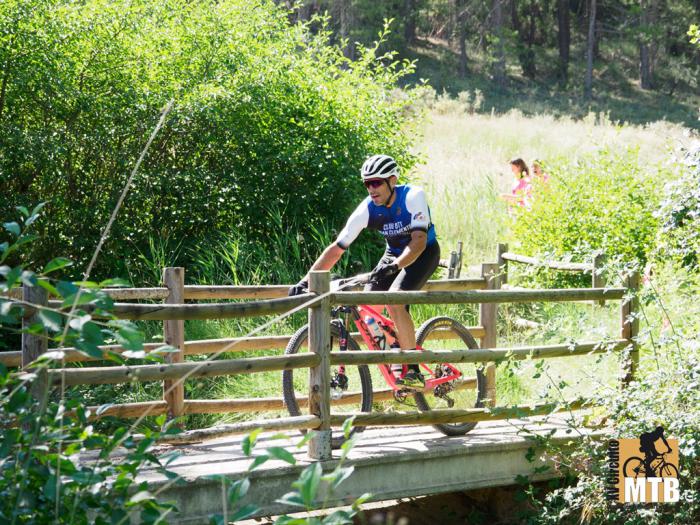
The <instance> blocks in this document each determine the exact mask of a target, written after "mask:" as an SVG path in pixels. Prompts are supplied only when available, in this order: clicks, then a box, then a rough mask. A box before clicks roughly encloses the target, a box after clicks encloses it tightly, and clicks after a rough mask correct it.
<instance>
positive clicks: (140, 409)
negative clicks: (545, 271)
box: [0, 263, 638, 459]
mask: <svg viewBox="0 0 700 525" xmlns="http://www.w3.org/2000/svg"><path fill="white" fill-rule="evenodd" d="M498 270H499V267H498V264H497V263H493V264H483V265H482V275H481V277H480V278H477V279H457V280H448V281H431V282H429V283H428V284H427V285H426V287H425V289H424V291H417V292H357V291H344V292H331V291H330V286H329V275H328V273H327V272H312V273H311V282H310V284H311V290H310V293H308V294H305V295H302V296H298V297H291V298H290V297H286V291H287V287H286V286H265V287H252V286H245V287H240V286H205V287H201V286H196V287H195V286H185V285H184V270H183V269H181V268H166V269H165V271H164V283H165V285H166V286H165V287H162V288H147V289H118V290H117V289H115V290H108V293H109V294H110V295H111V296H112V297H113V298H114V299H116V300H124V299H127V298H128V299H129V300H133V299H149V300H154V299H160V300H164V303H163V304H130V303H119V302H117V303H116V304H115V305H114V310H113V313H114V314H115V315H116V316H117V317H119V318H123V319H148V320H161V321H163V332H164V338H165V342H166V343H167V344H170V345H172V346H173V347H175V348H176V349H177V350H178V351H177V352H174V353H168V354H167V355H168V357H169V359H168V362H167V363H163V364H155V365H136V366H101V367H80V368H71V367H66V368H61V369H52V370H48V371H47V372H46V376H45V378H44V382H45V385H47V387H49V388H50V387H51V386H52V385H57V384H59V383H60V384H62V385H64V386H72V385H85V384H115V383H127V382H132V381H162V382H163V384H164V398H163V400H162V401H151V402H141V403H128V404H121V405H114V406H111V407H110V408H108V409H107V410H105V411H104V412H103V413H102V414H101V415H102V416H105V415H115V416H120V417H140V416H142V415H144V414H146V413H147V414H149V415H157V414H162V413H167V414H169V415H170V416H180V415H184V414H197V413H223V412H232V411H235V412H238V411H260V410H278V409H282V408H283V402H282V398H259V399H224V400H187V399H185V398H184V388H183V385H184V381H185V380H186V379H188V378H197V377H213V376H221V375H234V374H250V373H257V372H263V371H279V370H286V369H299V368H309V369H310V384H309V392H308V398H307V399H308V404H309V407H310V414H309V415H308V416H300V417H287V418H284V417H283V418H278V419H274V420H257V421H250V422H245V423H236V424H231V425H222V426H219V427H216V428H214V429H200V430H192V431H187V432H183V433H182V434H179V435H176V436H170V437H169V438H168V440H169V441H171V442H185V441H193V440H201V439H204V438H206V437H212V436H216V435H218V436H220V435H224V434H233V433H241V432H248V431H250V430H252V429H255V428H259V427H260V428H263V429H270V430H282V429H289V428H313V429H316V430H317V431H318V432H317V433H316V434H315V437H314V438H313V439H312V440H311V441H310V444H309V455H310V456H311V457H312V458H315V459H328V458H330V429H331V427H332V426H337V425H340V424H342V423H343V421H344V420H345V419H346V418H347V417H350V416H349V415H347V414H343V415H333V414H332V411H331V409H332V406H333V405H334V404H343V403H352V402H353V401H354V400H356V397H357V396H359V393H348V394H347V395H345V396H343V397H342V398H341V399H339V400H333V401H331V398H330V386H329V384H330V370H331V366H332V365H334V364H338V363H341V362H342V363H345V364H377V363H386V364H389V363H412V362H416V361H420V362H425V363H438V362H475V363H488V365H487V366H486V379H487V388H486V397H487V398H488V400H489V404H490V405H491V406H492V407H493V406H495V405H496V390H495V386H496V383H495V366H496V363H497V362H499V361H502V360H504V359H526V358H530V357H538V358H552V357H563V356H580V355H584V354H591V353H598V352H605V351H610V350H614V351H620V350H623V349H629V350H630V352H629V354H628V356H629V357H628V358H627V359H626V360H624V362H623V366H622V370H623V374H622V380H623V382H629V381H630V380H631V379H632V378H633V377H634V371H635V368H636V367H637V364H638V350H637V348H636V344H635V339H636V334H637V330H638V325H637V321H636V315H635V311H636V308H637V305H636V302H635V301H636V300H635V299H634V298H632V299H627V298H628V297H634V294H630V295H627V294H628V290H629V289H636V287H637V276H636V275H634V276H632V277H631V278H630V279H629V280H628V281H627V282H626V283H625V287H622V288H583V289H554V290H502V289H500V284H501V280H500V277H499V271H498ZM26 297H28V296H27V295H25V299H26ZM243 297H245V298H250V297H253V298H255V299H256V300H255V301H253V302H244V303H214V304H209V303H206V304H185V303H184V301H185V300H200V299H201V300H211V299H240V298H243ZM623 299H624V300H623ZM582 300H585V301H603V300H623V301H622V305H621V310H620V312H621V333H620V337H619V338H615V339H611V340H607V341H589V342H583V343H578V344H574V345H572V344H565V345H541V346H528V347H520V348H497V345H496V339H497V338H496V319H497V305H498V304H499V303H529V302H541V301H582ZM32 302H34V303H38V304H39V305H40V304H41V303H42V302H43V303H44V304H47V303H48V304H49V305H52V302H51V301H47V300H46V298H45V297H44V298H43V299H41V298H36V297H33V298H32ZM448 303H449V304H478V305H479V308H480V310H479V311H480V322H479V326H476V327H470V328H469V329H470V331H471V332H472V333H473V334H474V335H475V336H476V337H479V338H480V339H481V347H482V348H481V349H480V350H446V351H422V352H400V353H399V352H367V351H365V352H343V353H342V354H336V353H331V352H330V333H329V327H330V308H331V306H332V305H339V304H344V305H358V304H448ZM54 304H55V303H54ZM57 306H58V305H57ZM293 308H304V309H308V316H309V323H310V327H309V341H308V347H309V352H308V353H302V354H297V355H282V356H264V357H246V358H243V359H221V360H212V361H204V362H185V361H184V357H185V356H186V355H195V354H210V353H214V352H220V351H222V350H224V349H225V350H226V351H242V350H246V351H248V350H256V349H261V348H280V347H283V346H284V345H285V344H286V342H287V341H288V340H289V337H290V336H287V335H285V336H264V337H251V338H231V339H216V340H207V341H185V340H184V330H183V327H182V323H183V321H184V320H185V319H222V318H233V317H252V316H262V315H272V314H276V313H282V312H288V311H289V310H290V309H293ZM25 311H26V315H28V316H29V315H32V309H31V308H26V309H25ZM353 336H354V337H355V338H356V339H359V338H358V334H353ZM437 337H440V334H438V336H437ZM23 338H24V340H23V346H22V351H15V352H3V353H0V362H3V363H4V364H6V365H8V366H19V365H20V364H21V365H23V366H28V365H29V364H30V363H31V360H32V359H33V358H35V357H36V355H38V353H40V351H38V350H37V349H39V350H41V347H40V344H44V345H45V338H43V341H44V343H40V341H41V340H42V337H41V336H40V335H35V334H32V333H27V334H24V335H23ZM154 346H158V345H152V344H151V345H147V348H152V347H154ZM103 349H104V350H105V351H106V350H110V351H121V348H120V347H118V346H105V347H103ZM43 350H45V348H44V349H43ZM65 355H66V362H77V361H89V360H91V358H89V357H87V356H85V355H83V354H80V353H79V352H78V351H77V350H76V349H70V348H69V349H65ZM465 383H466V382H465ZM467 386H468V385H467ZM375 395H376V396H377V399H390V398H391V396H392V393H391V391H390V390H379V391H377V392H375ZM353 396H354V397H353ZM551 409H552V407H549V410H551ZM513 410H516V409H513ZM517 410H518V412H517V413H518V414H522V413H523V411H525V412H527V411H528V410H530V409H528V408H526V407H520V408H518V409H517ZM543 410H546V407H545V408H543V407H539V408H537V407H536V408H535V409H532V410H530V412H529V413H531V414H536V413H540V412H541V411H543ZM513 413H515V412H513ZM509 414H511V413H510V412H508V411H507V410H506V411H498V412H497V413H487V411H486V410H484V409H474V410H466V411H465V410H454V409H445V410H435V411H431V412H425V413H411V414H357V415H356V420H355V423H356V424H361V425H363V426H371V425H404V424H424V425H429V424H435V423H448V422H465V421H478V420H484V419H503V418H507V417H511V416H510V415H509Z"/></svg>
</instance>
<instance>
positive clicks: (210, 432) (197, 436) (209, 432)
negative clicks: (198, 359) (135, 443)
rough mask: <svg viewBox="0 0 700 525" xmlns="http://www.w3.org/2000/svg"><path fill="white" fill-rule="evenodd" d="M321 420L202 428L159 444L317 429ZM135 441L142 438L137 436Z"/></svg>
mask: <svg viewBox="0 0 700 525" xmlns="http://www.w3.org/2000/svg"><path fill="white" fill-rule="evenodd" d="M320 422H321V420H320V419H319V418H318V417H316V416H295V417H281V418H278V419H263V420H256V421H243V422H241V423H231V424H228V425H218V426H216V427H212V428H202V429H198V430H188V431H187V432H182V433H180V434H174V435H172V436H162V437H161V438H160V439H158V443H170V444H183V443H198V442H200V441H204V440H207V439H215V438H222V437H226V436H233V435H236V434H247V433H249V432H252V431H253V430H256V429H258V428H260V429H262V430H296V429H305V428H306V429H311V428H316V427H318V425H319V424H320ZM134 438H135V439H137V440H138V439H141V438H142V436H139V435H136V436H134Z"/></svg>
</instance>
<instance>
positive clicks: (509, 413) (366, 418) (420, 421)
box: [331, 400, 586, 427]
mask: <svg viewBox="0 0 700 525" xmlns="http://www.w3.org/2000/svg"><path fill="white" fill-rule="evenodd" d="M585 404H586V401H585V400H575V401H572V402H571V403H569V404H568V406H566V405H563V404H561V403H540V404H536V405H533V406H527V405H523V406H517V407H507V408H491V409H486V408H473V409H470V410H457V409H453V408H444V409H437V410H430V411H427V412H393V413H382V412H376V413H367V412H358V413H355V414H331V424H332V425H333V426H334V427H339V426H342V425H343V423H345V421H346V420H348V419H349V418H351V417H354V418H355V420H354V422H353V425H354V426H356V427H373V426H385V425H389V426H394V425H396V426H399V425H436V424H444V423H475V422H478V421H492V420H499V419H517V418H521V417H532V416H541V415H546V414H550V413H553V412H562V411H566V410H579V409H581V408H583V407H584V406H585Z"/></svg>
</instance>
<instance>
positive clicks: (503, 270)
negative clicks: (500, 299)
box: [496, 242, 508, 288]
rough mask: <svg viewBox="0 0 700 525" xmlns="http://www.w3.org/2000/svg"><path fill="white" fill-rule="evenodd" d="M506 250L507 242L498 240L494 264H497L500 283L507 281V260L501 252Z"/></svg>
mask: <svg viewBox="0 0 700 525" xmlns="http://www.w3.org/2000/svg"><path fill="white" fill-rule="evenodd" d="M507 251H508V244H506V243H503V242H499V243H498V244H497V245H496V264H498V276H499V282H500V284H505V283H507V282H508V261H507V260H505V259H504V258H503V254H504V253H506V252H507ZM499 288H500V286H499Z"/></svg>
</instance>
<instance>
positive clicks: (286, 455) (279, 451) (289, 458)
mask: <svg viewBox="0 0 700 525" xmlns="http://www.w3.org/2000/svg"><path fill="white" fill-rule="evenodd" d="M266 450H267V453H268V454H269V455H270V456H272V457H273V458H277V459H281V460H282V461H286V462H287V463H289V464H290V465H295V464H296V462H297V460H296V459H295V458H294V456H293V455H292V454H291V452H289V451H288V450H286V449H285V448H283V447H269V448H267V449H266Z"/></svg>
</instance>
